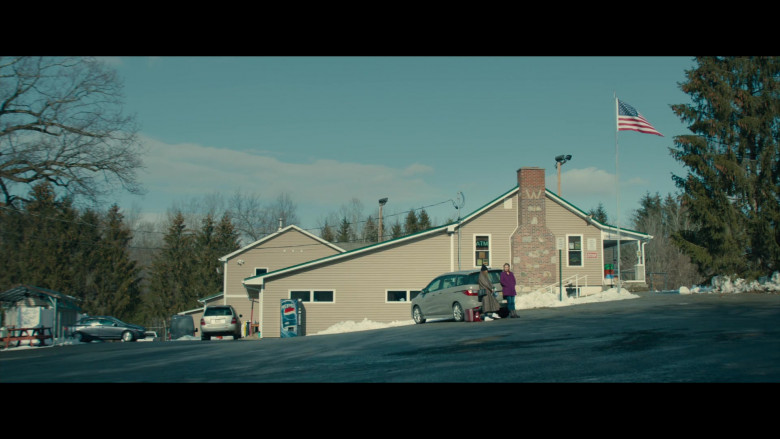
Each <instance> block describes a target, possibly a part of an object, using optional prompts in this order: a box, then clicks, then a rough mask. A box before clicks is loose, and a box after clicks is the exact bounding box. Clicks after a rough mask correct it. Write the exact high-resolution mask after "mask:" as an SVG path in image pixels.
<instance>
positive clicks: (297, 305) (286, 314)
mask: <svg viewBox="0 0 780 439" xmlns="http://www.w3.org/2000/svg"><path fill="white" fill-rule="evenodd" d="M281 304H282V306H281V311H282V326H281V328H280V333H279V335H280V336H281V337H282V338H286V337H297V336H298V335H301V334H302V332H301V331H300V328H301V308H302V304H301V301H300V300H299V299H282V300H281Z"/></svg>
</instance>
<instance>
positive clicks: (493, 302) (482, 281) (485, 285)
mask: <svg viewBox="0 0 780 439" xmlns="http://www.w3.org/2000/svg"><path fill="white" fill-rule="evenodd" d="M479 293H480V295H481V296H482V315H483V316H489V317H492V318H496V316H495V315H494V314H493V313H495V312H498V310H499V309H501V304H500V303H498V300H497V299H496V298H495V296H493V283H492V282H490V276H488V268H487V267H486V266H484V265H483V266H482V269H481V270H480V272H479Z"/></svg>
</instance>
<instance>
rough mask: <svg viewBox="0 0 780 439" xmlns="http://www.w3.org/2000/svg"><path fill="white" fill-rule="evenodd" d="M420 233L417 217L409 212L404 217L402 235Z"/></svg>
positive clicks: (412, 211) (412, 212)
mask: <svg viewBox="0 0 780 439" xmlns="http://www.w3.org/2000/svg"><path fill="white" fill-rule="evenodd" d="M419 231H420V225H419V222H418V220H417V215H416V214H415V213H414V210H410V211H409V213H408V214H407V215H406V223H405V224H404V233H405V234H407V235H411V234H412V233H417V232H419Z"/></svg>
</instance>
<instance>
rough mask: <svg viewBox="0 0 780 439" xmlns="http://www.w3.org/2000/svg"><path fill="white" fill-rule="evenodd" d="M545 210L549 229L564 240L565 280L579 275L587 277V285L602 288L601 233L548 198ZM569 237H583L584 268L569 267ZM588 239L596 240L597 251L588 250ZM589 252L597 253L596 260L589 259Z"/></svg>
mask: <svg viewBox="0 0 780 439" xmlns="http://www.w3.org/2000/svg"><path fill="white" fill-rule="evenodd" d="M545 209H546V210H547V228H549V229H550V231H551V232H552V233H553V234H554V235H555V238H556V240H557V239H558V238H563V239H564V251H563V255H562V256H563V270H562V271H563V278H564V279H566V278H567V277H569V276H572V275H575V274H578V275H580V276H584V275H587V276H588V279H587V285H590V286H601V285H602V282H603V278H604V262H603V253H604V246H603V244H602V242H601V231H600V230H599V229H598V228H596V227H595V226H593V225H590V224H588V223H586V222H585V220H584V219H582V218H579V217H578V216H577V215H575V214H573V213H571V211H569V210H568V209H566V208H564V207H563V206H561V205H560V204H558V203H556V202H555V201H552V200H551V199H550V198H547V200H546V204H545ZM567 235H582V261H583V266H582V267H568V266H567V265H568V264H567V261H568V259H567V254H566V250H565V248H566V247H565V245H566V242H567V241H566V236H567ZM588 239H595V240H596V241H595V250H589V249H588ZM588 252H595V255H596V257H595V258H588V257H587V254H588ZM557 281H558V273H556V274H555V282H557ZM581 285H582V284H581Z"/></svg>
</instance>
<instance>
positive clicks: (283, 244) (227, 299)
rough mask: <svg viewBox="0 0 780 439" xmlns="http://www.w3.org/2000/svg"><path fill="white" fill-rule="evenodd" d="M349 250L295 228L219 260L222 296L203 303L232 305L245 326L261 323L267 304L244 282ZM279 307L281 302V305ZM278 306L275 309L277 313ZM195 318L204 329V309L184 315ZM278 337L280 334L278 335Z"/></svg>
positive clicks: (206, 299)
mask: <svg viewBox="0 0 780 439" xmlns="http://www.w3.org/2000/svg"><path fill="white" fill-rule="evenodd" d="M344 252H345V250H344V249H342V248H341V247H338V246H336V245H334V244H332V243H330V242H328V241H325V240H323V239H322V238H320V237H318V236H315V235H313V234H311V233H309V232H307V231H305V230H303V229H301V228H300V227H298V226H295V225H291V226H287V227H285V228H283V229H280V230H278V231H277V232H276V233H272V234H270V235H268V236H266V237H264V238H262V239H260V240H258V241H255V242H253V243H251V244H249V245H247V246H245V247H243V248H241V249H239V250H236V251H234V252H233V253H230V254H228V255H225V256H223V257H221V258H219V260H220V262H222V273H223V287H222V288H223V289H222V292H220V293H217V294H215V295H213V296H210V297H206V298H202V299H200V300H199V302H201V303H202V304H203V306H204V307H206V306H208V305H232V306H233V308H235V310H236V312H238V313H239V314H241V315H242V322H250V323H254V322H260V321H261V319H260V315H261V314H262V313H263V306H264V305H265V303H264V302H260V301H258V296H257V295H251V294H250V295H248V294H247V289H246V288H245V287H244V285H243V280H244V279H245V278H248V277H254V276H259V275H263V274H265V273H269V272H273V271H277V270H280V269H282V268H286V267H289V266H293V265H297V264H300V263H302V262H307V261H311V260H314V259H320V258H325V257H328V256H332V255H335V254H340V253H344ZM277 305H278V302H277ZM277 308H278V306H275V307H274V309H277ZM181 314H187V315H191V316H192V318H193V321H194V323H195V327H196V328H198V327H199V326H200V318H201V317H202V316H203V308H198V309H193V310H189V311H185V312H182V313H181ZM277 335H278V331H277Z"/></svg>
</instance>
